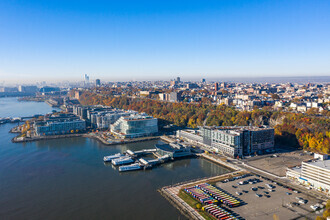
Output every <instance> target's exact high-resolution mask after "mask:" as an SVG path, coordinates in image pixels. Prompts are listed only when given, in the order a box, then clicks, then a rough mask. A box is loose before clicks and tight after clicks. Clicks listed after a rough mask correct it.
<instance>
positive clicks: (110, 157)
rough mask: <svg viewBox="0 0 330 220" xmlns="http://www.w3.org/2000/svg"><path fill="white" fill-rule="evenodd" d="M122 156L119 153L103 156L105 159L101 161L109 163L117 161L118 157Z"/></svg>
mask: <svg viewBox="0 0 330 220" xmlns="http://www.w3.org/2000/svg"><path fill="white" fill-rule="evenodd" d="M123 156H124V155H123V154H121V153H118V154H114V155H110V156H105V157H103V161H104V162H111V161H112V160H114V159H117V158H119V157H123Z"/></svg>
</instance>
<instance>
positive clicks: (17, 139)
mask: <svg viewBox="0 0 330 220" xmlns="http://www.w3.org/2000/svg"><path fill="white" fill-rule="evenodd" d="M16 133H17V132H16ZM82 136H83V134H64V135H49V136H40V137H37V136H35V137H19V136H16V137H14V138H13V139H12V140H11V141H12V142H13V143H22V142H33V141H41V140H51V139H60V138H72V137H82Z"/></svg>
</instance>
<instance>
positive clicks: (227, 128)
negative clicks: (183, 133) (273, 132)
mask: <svg viewBox="0 0 330 220" xmlns="http://www.w3.org/2000/svg"><path fill="white" fill-rule="evenodd" d="M205 128H208V129H212V130H234V131H244V130H249V131H262V130H269V129H273V128H271V127H267V126H258V127H257V126H205Z"/></svg>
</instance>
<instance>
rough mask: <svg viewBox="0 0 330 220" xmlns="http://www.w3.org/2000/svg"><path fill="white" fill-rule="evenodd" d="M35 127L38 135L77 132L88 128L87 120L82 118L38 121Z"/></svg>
mask: <svg viewBox="0 0 330 220" xmlns="http://www.w3.org/2000/svg"><path fill="white" fill-rule="evenodd" d="M34 129H35V134H36V135H37V136H46V135H59V134H68V133H77V132H82V131H85V130H86V122H85V121H84V120H80V119H76V120H66V121H44V122H36V123H35V124H34Z"/></svg>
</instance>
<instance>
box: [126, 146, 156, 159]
mask: <svg viewBox="0 0 330 220" xmlns="http://www.w3.org/2000/svg"><path fill="white" fill-rule="evenodd" d="M156 151H157V149H155V148H154V149H143V150H139V151H132V150H127V151H126V154H127V155H129V156H132V157H140V156H144V155H147V154H151V153H154V152H156Z"/></svg>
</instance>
